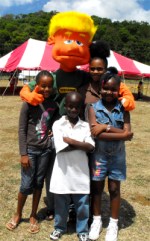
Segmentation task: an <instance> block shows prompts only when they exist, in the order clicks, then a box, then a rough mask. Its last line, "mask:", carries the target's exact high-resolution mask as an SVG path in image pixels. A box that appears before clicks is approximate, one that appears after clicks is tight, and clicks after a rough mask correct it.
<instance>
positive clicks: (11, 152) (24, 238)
mask: <svg viewBox="0 0 150 241" xmlns="http://www.w3.org/2000/svg"><path fill="white" fill-rule="evenodd" d="M20 107H21V100H20V98H19V96H4V97H3V98H2V97H0V125H1V128H0V144H1V148H0V183H1V185H0V193H1V195H0V217H1V218H0V240H1V241H4V240H5V241H12V240H15V241H34V240H38V241H44V240H49V233H50V232H51V231H52V229H53V221H51V222H50V221H47V220H42V219H41V221H40V226H41V230H40V232H39V233H37V234H29V233H28V232H27V229H28V227H29V223H28V221H29V214H30V209H31V197H29V199H28V200H27V203H26V206H25V209H24V213H23V222H21V224H20V225H19V227H18V228H17V229H15V230H14V231H13V232H11V231H8V230H7V229H6V228H5V223H6V222H7V221H8V220H9V219H10V218H11V216H12V215H13V213H14V211H15V209H16V204H17V193H18V189H19V183H20V164H19V154H18V116H19V111H20ZM131 121H132V130H133V132H134V138H133V140H132V141H131V142H126V150H127V180H126V181H125V182H123V183H122V189H121V190H122V200H121V209H120V218H119V237H118V241H149V240H150V236H149V230H150V229H149V227H150V196H149V195H150V184H149V182H150V124H149V123H150V102H148V101H138V102H136V109H135V110H134V111H132V112H131ZM44 196H45V188H44V189H43V194H42V199H41V202H40V206H39V214H40V215H41V214H43V213H44V211H45V204H44V202H43V197H44ZM102 216H103V231H102V233H101V237H100V238H99V241H100V240H104V237H105V233H106V227H107V224H108V218H109V196H108V192H107V187H106V188H105V192H104V195H103V208H102ZM40 217H41V216H40ZM68 231H69V234H68V235H64V236H63V237H62V239H61V240H66V241H76V240H78V239H77V237H76V234H75V227H74V225H73V224H69V226H68Z"/></svg>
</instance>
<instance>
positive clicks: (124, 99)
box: [119, 82, 135, 111]
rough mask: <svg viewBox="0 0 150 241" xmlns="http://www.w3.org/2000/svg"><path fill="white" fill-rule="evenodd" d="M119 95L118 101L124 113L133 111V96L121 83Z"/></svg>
mask: <svg viewBox="0 0 150 241" xmlns="http://www.w3.org/2000/svg"><path fill="white" fill-rule="evenodd" d="M119 95H120V96H121V97H120V98H119V100H120V101H121V103H122V105H123V106H124V108H125V110H126V111H131V110H134V109H135V101H134V96H133V95H132V93H131V91H130V90H129V89H128V87H127V86H126V85H125V84H124V83H122V82H121V85H120V90H119Z"/></svg>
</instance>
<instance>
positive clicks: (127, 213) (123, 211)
mask: <svg viewBox="0 0 150 241" xmlns="http://www.w3.org/2000/svg"><path fill="white" fill-rule="evenodd" d="M109 217H110V201H109V195H108V194H107V193H106V192H104V193H103V196H102V220H103V227H104V228H106V227H107V226H108V222H109ZM135 217H136V213H135V210H134V208H133V206H132V205H131V204H130V203H129V202H128V201H127V200H125V199H121V204H120V214H119V224H118V225H119V229H125V228H127V227H129V226H131V225H132V224H133V222H134V218H135Z"/></svg>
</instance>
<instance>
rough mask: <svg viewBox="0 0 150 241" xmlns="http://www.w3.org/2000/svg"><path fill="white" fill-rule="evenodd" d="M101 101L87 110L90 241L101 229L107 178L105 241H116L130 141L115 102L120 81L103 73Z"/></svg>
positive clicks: (123, 113)
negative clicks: (91, 148)
mask: <svg viewBox="0 0 150 241" xmlns="http://www.w3.org/2000/svg"><path fill="white" fill-rule="evenodd" d="M101 81H102V82H101V83H102V88H101V96H102V99H101V100H99V101H98V102H96V103H94V104H92V105H91V106H90V108H89V111H88V118H89V123H90V126H91V132H92V135H93V136H94V137H95V151H94V152H93V153H92V154H91V156H90V165H91V197H92V212H93V222H92V224H91V227H90V230H89V239H91V240H96V239H98V238H99V235H100V232H101V230H102V219H101V196H102V192H103V189H104V184H105V179H106V177H107V176H108V190H109V194H110V206H111V210H110V213H111V217H110V221H109V225H108V228H107V232H106V239H105V241H117V235H118V216H119V208H120V182H121V181H122V180H125V179H126V157H125V141H127V140H131V139H132V137H133V133H132V132H131V125H130V114H129V112H127V111H125V110H124V107H123V106H122V104H121V102H119V101H118V95H119V88H120V78H119V76H118V75H116V74H112V73H110V72H106V73H105V74H104V75H103V76H102V80H101Z"/></svg>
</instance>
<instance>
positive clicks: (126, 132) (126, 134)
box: [124, 129, 133, 141]
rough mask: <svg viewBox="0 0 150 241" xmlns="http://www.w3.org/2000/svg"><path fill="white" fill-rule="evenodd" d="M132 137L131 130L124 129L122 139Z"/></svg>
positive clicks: (130, 138)
mask: <svg viewBox="0 0 150 241" xmlns="http://www.w3.org/2000/svg"><path fill="white" fill-rule="evenodd" d="M132 138H133V132H131V131H128V130H127V129H125V131H124V140H125V141H131V140H132Z"/></svg>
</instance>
